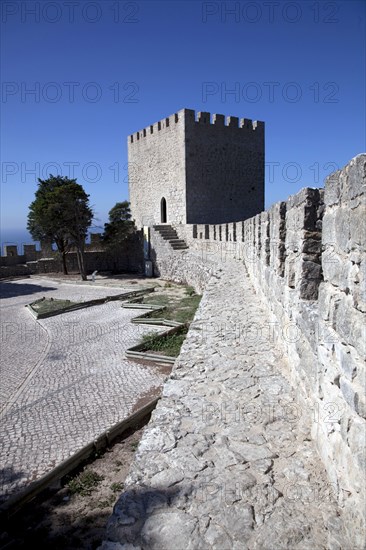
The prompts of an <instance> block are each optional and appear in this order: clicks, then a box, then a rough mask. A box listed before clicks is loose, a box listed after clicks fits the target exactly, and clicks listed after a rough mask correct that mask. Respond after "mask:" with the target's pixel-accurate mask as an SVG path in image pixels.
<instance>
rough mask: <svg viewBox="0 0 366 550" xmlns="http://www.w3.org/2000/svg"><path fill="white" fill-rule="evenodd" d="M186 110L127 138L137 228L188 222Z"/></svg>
mask: <svg viewBox="0 0 366 550" xmlns="http://www.w3.org/2000/svg"><path fill="white" fill-rule="evenodd" d="M184 147H185V146H184V110H182V111H179V112H178V113H176V114H174V115H171V116H169V117H167V118H165V119H163V120H161V121H159V122H157V123H155V124H153V125H151V126H148V127H147V128H144V129H143V130H141V131H139V132H135V133H134V134H132V135H130V136H128V185H129V197H130V204H131V212H132V217H133V219H134V220H135V224H136V226H137V227H138V228H140V227H142V226H144V225H154V224H159V223H160V222H161V217H160V204H161V199H162V198H163V197H164V198H165V199H166V202H167V221H168V222H171V221H174V222H175V223H186V197H185V191H186V170H185V148H184Z"/></svg>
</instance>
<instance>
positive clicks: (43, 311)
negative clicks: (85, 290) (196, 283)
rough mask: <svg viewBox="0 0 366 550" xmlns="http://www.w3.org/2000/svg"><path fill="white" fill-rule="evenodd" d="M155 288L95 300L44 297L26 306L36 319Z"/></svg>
mask: <svg viewBox="0 0 366 550" xmlns="http://www.w3.org/2000/svg"><path fill="white" fill-rule="evenodd" d="M153 290H154V289H149V288H147V289H141V290H133V291H128V292H123V293H121V294H115V295H112V296H104V297H103V298H96V299H94V300H87V301H85V302H72V301H71V300H59V299H57V298H45V297H43V298H40V299H39V300H36V301H35V302H32V303H31V304H27V306H26V307H27V308H28V309H29V310H30V311H31V312H32V314H33V315H34V316H35V317H36V319H42V318H44V317H51V316H53V315H59V314H61V313H65V312H67V311H74V310H77V309H83V308H86V307H91V306H97V305H100V304H104V303H106V302H110V301H114V300H127V299H129V298H134V297H141V296H143V295H144V294H146V293H150V292H153Z"/></svg>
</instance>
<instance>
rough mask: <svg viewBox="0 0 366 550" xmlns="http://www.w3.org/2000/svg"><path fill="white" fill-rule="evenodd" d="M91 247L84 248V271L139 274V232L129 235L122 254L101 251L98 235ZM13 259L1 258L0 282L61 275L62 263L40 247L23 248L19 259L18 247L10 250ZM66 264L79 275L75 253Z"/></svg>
mask: <svg viewBox="0 0 366 550" xmlns="http://www.w3.org/2000/svg"><path fill="white" fill-rule="evenodd" d="M91 237H92V238H91V242H90V244H87V245H86V246H85V267H86V270H87V272H92V271H95V270H97V271H115V272H118V271H127V272H142V271H143V270H144V260H143V237H142V234H141V232H139V231H137V232H136V233H134V234H132V235H131V236H130V237H129V238H128V239H127V240H126V242H125V244H124V246H123V251H121V254H118V253H111V252H108V251H106V250H103V248H102V246H101V243H100V235H99V234H94V235H92V236H91ZM12 252H13V253H14V255H13V256H1V257H0V267H1V269H0V278H4V277H10V276H13V275H18V274H31V273H57V272H62V262H61V260H60V259H59V257H58V256H57V254H56V253H55V251H53V250H52V248H50V247H45V246H42V248H41V250H36V247H35V245H24V254H23V255H18V251H17V247H16V246H14V247H12ZM66 264H67V268H68V270H69V271H70V272H78V271H79V267H78V263H77V257H76V253H75V252H72V251H71V252H69V253H68V254H67V255H66Z"/></svg>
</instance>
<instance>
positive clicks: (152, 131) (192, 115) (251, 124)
mask: <svg viewBox="0 0 366 550" xmlns="http://www.w3.org/2000/svg"><path fill="white" fill-rule="evenodd" d="M182 122H184V123H185V124H186V125H187V124H191V123H194V124H199V125H210V126H218V127H220V128H223V127H224V128H235V129H236V130H245V131H251V132H256V134H258V133H260V134H264V122H262V121H260V120H252V119H250V118H239V117H236V116H225V115H221V114H216V113H213V114H211V113H209V112H205V111H194V110H193V109H181V110H180V111H178V112H176V113H174V114H172V115H170V116H168V117H166V118H163V119H162V120H159V121H158V122H155V123H154V124H151V125H150V126H147V127H146V128H143V129H142V130H139V131H138V132H134V133H133V134H130V135H129V136H128V142H129V143H137V142H139V141H140V140H143V139H144V138H146V137H149V136H151V135H156V134H157V133H158V132H160V131H161V130H167V129H168V128H169V129H171V130H172V129H173V130H174V128H175V126H176V125H177V124H180V123H182Z"/></svg>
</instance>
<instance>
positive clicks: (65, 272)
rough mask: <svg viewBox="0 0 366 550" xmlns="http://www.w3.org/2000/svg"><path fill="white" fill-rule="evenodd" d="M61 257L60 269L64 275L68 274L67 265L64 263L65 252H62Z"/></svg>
mask: <svg viewBox="0 0 366 550" xmlns="http://www.w3.org/2000/svg"><path fill="white" fill-rule="evenodd" d="M61 257H62V269H63V272H64V275H68V272H67V265H66V252H62V254H61Z"/></svg>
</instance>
